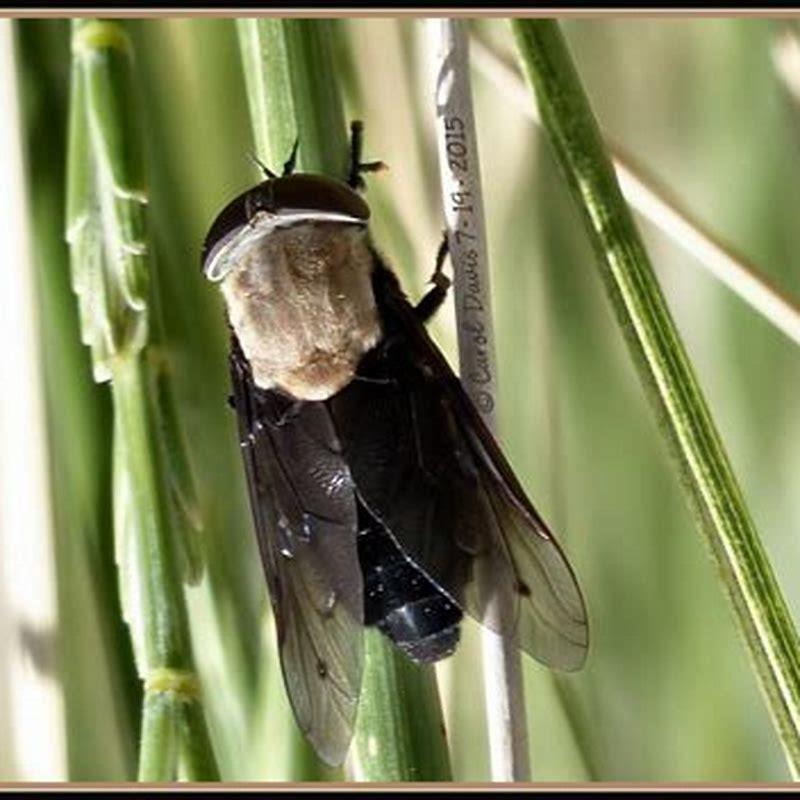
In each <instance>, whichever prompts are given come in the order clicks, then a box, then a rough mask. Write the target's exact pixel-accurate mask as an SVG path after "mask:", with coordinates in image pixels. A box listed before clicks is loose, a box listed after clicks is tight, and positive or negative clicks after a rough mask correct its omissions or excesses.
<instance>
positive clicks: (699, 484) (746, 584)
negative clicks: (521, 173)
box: [511, 19, 800, 779]
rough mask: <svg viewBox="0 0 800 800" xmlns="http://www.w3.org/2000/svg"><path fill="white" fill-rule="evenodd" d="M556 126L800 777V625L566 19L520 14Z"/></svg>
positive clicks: (602, 262) (526, 58)
mask: <svg viewBox="0 0 800 800" xmlns="http://www.w3.org/2000/svg"><path fill="white" fill-rule="evenodd" d="M511 25H512V28H513V30H514V35H515V37H516V41H517V46H518V49H519V53H520V56H521V60H522V63H523V66H524V69H525V73H526V75H527V77H528V80H529V81H530V83H531V85H532V86H533V89H534V91H535V93H536V97H537V102H538V106H539V110H540V114H541V117H542V122H543V123H544V126H545V129H546V130H547V133H548V136H549V138H550V140H551V142H552V144H553V146H554V148H555V151H556V154H557V156H558V160H559V162H560V164H561V166H562V169H563V170H564V172H565V174H566V177H567V181H568V183H569V186H570V189H571V191H572V193H573V196H574V197H575V200H576V202H577V203H578V206H579V208H580V210H581V213H582V214H583V217H584V219H585V222H586V223H587V226H588V230H589V235H590V238H591V240H592V243H593V246H594V248H595V250H596V252H597V254H598V256H599V258H598V264H599V266H600V268H601V274H602V276H603V279H604V282H605V285H606V288H607V290H608V292H609V295H610V297H611V300H612V304H613V306H614V309H615V312H616V314H617V317H618V320H619V323H620V325H621V327H622V330H623V332H624V334H625V338H626V340H627V342H628V344H629V346H630V348H631V351H632V353H633V356H634V361H635V363H636V365H637V367H638V369H639V374H640V377H641V379H642V382H643V383H644V385H645V387H646V389H647V390H648V395H649V397H650V398H651V400H652V401H653V403H654V405H655V408H656V410H657V412H658V415H659V418H660V420H661V421H662V424H663V430H664V432H665V434H666V437H667V439H668V440H669V442H670V445H671V446H672V450H673V452H674V453H675V454H676V455H677V458H678V461H679V463H680V465H681V470H682V474H683V476H684V480H685V485H686V487H687V489H688V494H689V497H690V501H691V504H692V507H693V509H694V510H695V511H696V513H697V515H698V517H699V519H700V520H701V523H702V524H701V525H700V528H701V530H702V531H703V532H704V534H705V537H706V541H707V543H708V545H709V546H710V550H711V553H712V555H713V558H714V561H715V563H716V566H717V568H718V570H719V574H720V577H721V580H722V583H723V586H724V589H725V591H726V593H727V595H728V597H729V598H730V600H731V603H732V605H733V610H734V615H735V618H736V621H737V622H738V625H739V629H740V631H741V633H742V635H743V637H744V642H745V645H746V647H747V650H748V652H749V654H750V656H751V657H752V661H753V664H754V666H755V670H756V673H757V675H758V678H759V681H760V685H761V688H762V690H763V692H764V695H765V697H766V701H767V705H768V707H769V710H770V712H771V714H772V718H773V721H774V724H775V727H776V729H777V732H778V736H779V738H780V740H781V743H782V745H783V747H784V750H785V753H786V757H787V760H788V763H789V767H790V770H791V773H792V775H793V776H794V777H795V779H797V778H798V777H799V776H800V649H799V647H798V639H797V633H796V631H795V627H794V624H793V621H792V619H791V616H790V614H789V611H788V608H787V606H786V602H785V600H784V598H783V595H782V593H781V591H780V588H779V586H778V584H777V581H776V578H775V575H774V573H773V571H772V568H771V566H770V563H769V560H768V558H767V555H766V553H765V551H764V548H763V546H762V544H761V542H760V540H759V537H758V534H757V532H756V529H755V526H754V524H753V521H752V520H751V518H750V515H749V512H748V510H747V507H746V505H745V502H744V499H743V497H742V493H741V491H740V489H739V486H738V484H737V482H736V478H735V476H734V474H733V470H732V468H731V465H730V463H729V461H728V458H727V456H726V454H725V450H724V447H723V444H722V441H721V440H720V437H719V434H718V433H717V430H716V428H715V426H714V423H713V420H712V418H711V415H710V413H709V410H708V407H707V405H706V402H705V400H704V398H703V394H702V392H701V390H700V387H699V385H698V382H697V380H696V378H695V376H694V373H693V370H692V367H691V364H690V362H689V358H688V356H687V354H686V351H685V349H684V347H683V345H682V343H681V340H680V337H679V335H678V332H677V330H676V328H675V324H674V323H673V321H672V319H671V317H670V314H669V311H668V310H667V307H666V304H665V301H664V298H663V296H662V294H661V290H660V288H659V286H658V282H657V280H656V277H655V275H654V273H653V269H652V266H651V264H650V261H649V258H648V256H647V253H646V251H645V248H644V246H643V244H642V241H641V239H640V236H639V234H638V231H637V229H636V227H635V224H634V222H633V218H632V216H631V213H630V211H629V209H628V207H627V205H626V203H625V201H624V200H623V197H622V193H621V191H620V188H619V185H618V183H617V180H616V176H615V173H614V169H613V166H612V163H611V160H610V158H609V155H608V154H607V152H606V151H605V149H604V146H603V143H602V138H601V135H600V131H599V128H598V125H597V122H596V120H595V118H594V116H593V114H592V111H591V108H590V106H589V103H588V100H587V98H586V96H585V93H584V91H583V88H582V86H581V83H580V79H579V77H578V74H577V71H576V69H575V67H574V65H573V62H572V59H571V57H570V54H569V51H568V49H567V46H566V43H565V41H564V38H563V36H562V34H561V32H560V29H559V27H558V24H557V23H556V22H555V21H553V20H530V19H528V20H523V19H517V20H513V21H512V22H511Z"/></svg>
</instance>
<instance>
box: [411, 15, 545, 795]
mask: <svg viewBox="0 0 800 800" xmlns="http://www.w3.org/2000/svg"><path fill="white" fill-rule="evenodd" d="M427 24H428V26H429V34H430V41H431V47H432V50H433V52H434V54H435V59H434V69H433V98H434V99H435V107H436V134H437V141H438V145H439V171H440V176H441V190H442V203H443V208H444V216H445V220H446V223H447V241H448V245H449V250H450V258H451V260H452V263H453V272H454V275H455V282H454V291H455V311H456V327H457V330H458V354H459V364H460V373H461V376H462V381H463V383H464V387H465V388H466V390H467V392H468V394H469V395H470V397H471V398H472V400H473V401H474V402H475V405H476V407H477V408H478V410H479V411H480V413H481V416H482V417H483V419H484V421H485V422H486V423H487V425H488V426H489V428H490V429H491V430H492V431H494V432H496V430H497V406H496V402H495V398H496V397H497V369H496V356H495V345H494V328H493V324H492V314H491V306H492V295H491V288H490V285H489V264H488V254H487V245H486V226H485V223H484V216H483V196H482V191H481V179H480V161H479V158H478V140H477V134H476V131H475V119H474V115H473V110H472V86H471V83H470V69H469V39H468V36H467V31H466V28H465V24H464V22H462V21H460V20H455V19H434V20H430V21H429V22H428V23H427ZM476 331H479V332H480V336H476ZM481 650H482V653H483V676H484V693H485V696H486V717H487V723H488V733H489V751H490V756H491V767H492V779H493V780H495V781H526V780H530V758H529V753H528V729H527V721H526V715H525V693H524V687H523V680H522V657H521V655H520V652H519V649H518V648H517V646H516V644H515V642H514V641H512V640H511V639H510V638H508V637H503V636H499V635H498V634H496V633H495V632H494V631H491V630H489V629H488V628H483V629H482V630H481Z"/></svg>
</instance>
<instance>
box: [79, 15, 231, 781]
mask: <svg viewBox="0 0 800 800" xmlns="http://www.w3.org/2000/svg"><path fill="white" fill-rule="evenodd" d="M72 50H73V70H72V80H73V84H72V87H71V104H72V105H71V116H70V137H69V138H70V141H69V181H68V203H67V238H68V241H69V243H70V255H71V261H72V277H73V287H74V288H75V291H76V292H77V294H78V298H79V307H80V311H81V333H82V339H83V341H84V342H85V343H87V344H90V345H91V348H92V356H93V360H94V375H95V379H96V380H98V381H105V380H110V381H111V389H112V400H113V407H114V443H113V482H114V492H113V495H114V501H113V502H114V527H115V539H116V549H117V562H118V564H119V567H120V589H121V595H122V600H123V610H124V614H125V616H126V619H127V621H128V624H129V626H130V631H131V637H132V640H133V644H134V653H135V656H136V665H137V669H138V671H139V676H140V678H142V680H143V681H144V683H145V696H144V704H143V710H142V738H141V744H140V753H139V779H140V780H145V781H166V780H175V779H176V777H177V773H178V765H179V761H180V757H179V752H180V750H181V749H182V750H183V752H184V753H186V754H188V756H189V757H188V758H187V759H184V762H185V766H186V765H188V766H189V767H190V771H191V772H192V773H193V774H195V775H199V776H202V778H204V779H208V780H214V779H218V778H219V775H218V770H217V766H216V762H215V760H214V756H213V753H212V752H211V749H210V747H209V746H208V742H209V737H208V733H207V731H206V729H205V720H204V718H203V715H202V709H201V707H200V706H199V700H198V690H197V686H196V679H195V677H194V665H193V660H192V652H191V643H190V642H191V640H190V633H189V620H188V616H187V611H186V600H185V597H184V593H183V578H184V577H186V576H187V572H191V570H186V569H183V570H182V569H181V561H180V559H179V555H180V554H181V552H183V554H184V555H186V554H188V552H189V548H188V547H187V546H186V544H185V542H183V541H182V540H181V538H180V537H181V536H187V535H189V532H188V530H187V529H186V527H182V526H180V524H178V523H176V520H177V518H178V517H179V512H178V508H177V507H175V506H173V505H172V504H171V500H172V499H173V498H171V496H170V493H169V486H170V478H171V477H173V478H174V476H172V475H171V474H170V466H172V467H173V469H174V466H175V464H176V459H175V457H174V456H175V453H174V446H173V450H172V451H170V448H169V443H170V442H172V443H173V445H174V443H175V442H177V441H178V440H179V439H178V437H177V436H176V437H172V436H170V435H166V434H165V425H166V426H168V425H169V424H170V423H173V424H175V423H176V420H175V418H174V415H173V416H172V417H170V416H168V415H165V414H164V409H163V408H162V407H160V405H159V401H162V398H163V393H162V394H159V393H158V392H157V391H156V378H155V377H154V373H153V371H152V369H151V367H150V366H149V363H150V358H149V356H150V355H151V353H150V349H149V348H148V347H147V344H148V341H149V340H150V339H151V338H152V337H151V335H150V331H149V322H150V318H149V312H150V311H151V309H152V307H153V306H154V303H153V298H154V293H155V286H153V285H152V283H151V281H150V274H149V270H150V260H149V256H148V247H147V236H146V224H145V217H144V206H145V203H146V197H147V195H146V189H145V182H144V163H143V158H142V154H141V146H140V142H139V132H138V130H136V120H137V115H136V105H135V88H134V82H133V74H132V48H131V44H130V41H129V39H128V37H127V35H126V33H125V30H124V29H123V28H122V27H121V26H119V25H117V24H115V23H100V22H97V21H94V20H79V21H76V22H75V23H74V25H73V39H72ZM164 440H166V444H165V443H164ZM183 483H184V485H185V481H184V482H183ZM181 546H183V547H184V550H183V551H181V550H180V548H181ZM184 561H187V559H184ZM186 566H188V563H187V564H184V567H186ZM195 571H196V570H195ZM181 704H182V705H181ZM182 706H197V708H196V710H195V711H196V713H194V714H193V715H191V717H190V720H191V724H184V725H182V726H179V725H178V720H179V714H178V709H179V708H181V707H182ZM195 740H196V741H195ZM195 754H202V762H203V763H202V764H200V763H198V762H199V760H200V759H199V758H198V757H196V756H195Z"/></svg>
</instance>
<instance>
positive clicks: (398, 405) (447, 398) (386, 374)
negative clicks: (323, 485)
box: [328, 267, 588, 670]
mask: <svg viewBox="0 0 800 800" xmlns="http://www.w3.org/2000/svg"><path fill="white" fill-rule="evenodd" d="M374 286H375V293H376V297H377V298H378V301H379V305H380V307H381V312H382V319H383V323H384V341H383V344H382V345H380V346H379V347H378V348H376V349H375V350H373V351H372V352H371V353H369V354H368V355H367V356H366V357H365V358H364V359H363V360H362V362H361V364H360V365H359V370H358V377H357V378H356V379H355V380H354V381H353V382H352V383H351V384H350V385H349V386H347V387H346V388H345V389H344V390H343V391H342V392H340V393H339V394H338V395H336V396H334V397H333V398H331V400H329V401H328V403H329V405H330V407H331V411H332V415H333V418H334V422H335V424H336V427H337V432H338V434H339V436H340V438H341V440H342V445H343V448H344V454H345V459H346V460H347V462H348V465H349V467H350V470H351V474H352V476H353V480H354V482H355V484H356V487H357V491H358V492H359V494H360V496H361V498H362V500H363V501H364V503H365V504H366V505H367V506H368V508H369V509H370V511H371V512H372V513H373V514H374V515H375V516H376V517H377V518H378V519H379V520H381V521H382V522H383V523H384V525H385V526H386V528H387V529H388V530H389V532H390V533H391V534H392V535H393V536H394V537H395V539H396V541H397V542H398V543H399V544H400V546H401V547H402V548H403V549H404V551H405V552H406V553H407V554H408V555H409V556H410V557H411V558H412V559H414V561H415V562H416V563H417V564H418V565H419V566H420V567H421V568H422V569H424V570H425V571H426V572H427V573H428V574H429V575H430V577H431V578H432V579H433V580H434V581H436V582H437V583H438V584H439V585H440V586H441V588H442V589H443V590H445V591H446V592H447V593H448V594H450V595H451V597H452V598H453V599H454V600H455V602H457V603H459V604H460V605H461V606H462V608H464V609H465V610H466V611H467V612H468V613H470V614H471V615H472V616H474V617H475V618H477V619H478V620H479V621H480V622H482V623H483V624H485V625H486V626H488V627H489V628H491V629H493V630H495V631H496V632H498V633H501V634H503V635H509V636H510V635H516V636H517V641H518V643H519V645H520V646H521V647H522V648H523V649H524V650H525V651H526V652H528V653H529V654H530V655H532V656H533V657H534V658H536V659H538V660H539V661H541V662H542V663H544V664H546V665H548V666H550V667H554V668H557V669H562V670H576V669H579V668H580V667H581V666H582V665H583V662H584V660H585V657H586V650H587V646H588V628H587V621H586V610H585V607H584V603H583V598H582V596H581V592H580V589H579V588H578V584H577V581H576V579H575V576H574V574H573V572H572V569H571V568H570V565H569V563H568V562H567V559H566V557H565V556H564V554H563V552H562V551H561V549H560V548H559V546H558V544H557V543H556V541H555V539H554V538H553V536H552V534H551V533H550V531H549V530H548V529H547V526H546V525H545V523H544V521H543V520H542V519H541V517H540V516H539V515H538V514H537V513H536V510H535V509H534V508H533V506H532V504H531V503H530V501H529V500H528V498H527V497H526V495H525V493H524V491H523V490H522V488H521V487H520V485H519V483H518V481H517V480H516V478H515V477H514V474H513V472H512V470H511V468H510V466H509V464H508V462H507V461H506V460H505V458H504V457H503V455H502V453H501V451H500V449H499V447H498V445H497V444H496V442H495V440H494V438H493V437H492V435H491V433H490V432H489V430H488V429H487V428H486V426H485V425H484V423H483V421H482V420H481V418H480V416H479V414H478V412H477V411H476V410H475V408H474V406H473V405H472V402H471V401H470V399H469V398H468V396H467V395H466V393H465V392H464V389H463V388H462V386H461V384H460V382H459V380H458V378H457V377H456V376H455V375H454V374H453V372H452V370H451V369H450V367H449V365H448V364H447V362H446V360H445V359H444V357H443V356H442V354H441V353H440V352H439V350H438V348H437V347H436V345H435V344H434V343H433V342H432V341H431V339H430V338H429V337H428V335H427V333H426V332H425V330H424V327H423V326H422V324H421V323H420V322H419V321H418V319H417V317H416V315H415V313H414V309H413V308H412V307H411V306H410V305H409V304H408V302H407V301H406V299H405V298H404V297H403V295H402V293H401V291H400V288H399V286H398V284H397V282H396V279H395V278H394V276H393V275H392V274H391V273H389V272H388V271H387V270H386V269H385V268H383V267H378V269H377V271H376V275H375V279H374Z"/></svg>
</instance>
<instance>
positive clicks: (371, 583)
mask: <svg viewBox="0 0 800 800" xmlns="http://www.w3.org/2000/svg"><path fill="white" fill-rule="evenodd" d="M358 559H359V562H360V564H361V572H362V574H363V579H364V624H365V625H375V626H377V628H378V630H380V631H381V632H382V633H383V634H384V635H386V636H388V637H389V639H391V640H392V641H393V642H394V643H395V644H396V645H397V646H398V647H399V648H400V649H401V650H403V652H404V653H405V654H406V655H407V656H408V657H409V658H411V659H413V660H414V661H418V662H430V661H438V660H439V659H441V658H445V657H446V656H449V655H451V654H452V653H453V651H454V650H455V649H456V645H457V644H458V639H459V634H460V629H459V623H460V622H461V618H462V613H461V609H460V608H459V607H458V606H457V605H456V604H455V603H453V601H452V600H450V598H449V597H448V596H447V595H446V594H444V592H442V591H441V590H440V589H439V588H438V587H437V586H436V584H435V583H433V581H431V580H430V578H428V577H427V576H426V575H425V573H424V572H422V570H420V569H419V568H418V567H417V566H416V565H415V564H414V563H413V562H412V561H411V560H410V559H408V558H407V557H406V555H405V554H404V553H403V552H402V550H401V549H400V548H399V547H398V546H397V544H396V543H395V541H394V539H392V537H391V536H390V535H389V534H388V533H387V532H386V530H385V529H384V528H383V527H382V526H381V525H380V524H379V523H377V522H376V521H374V520H370V521H369V523H368V524H366V525H362V527H361V530H360V531H359V535H358Z"/></svg>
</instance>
